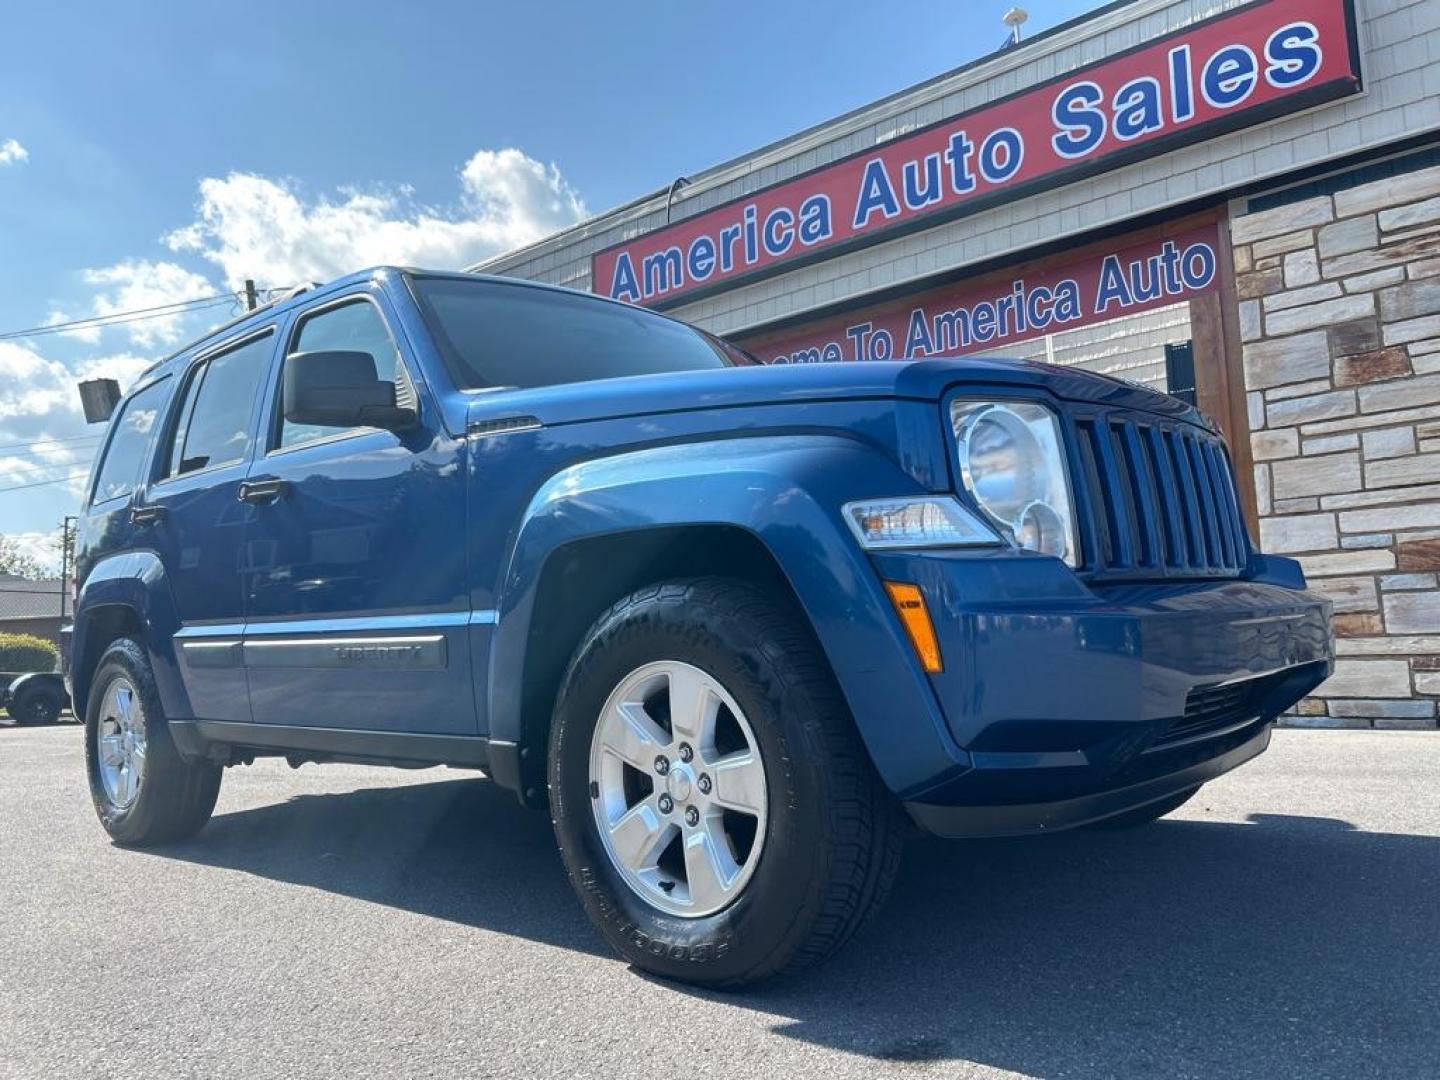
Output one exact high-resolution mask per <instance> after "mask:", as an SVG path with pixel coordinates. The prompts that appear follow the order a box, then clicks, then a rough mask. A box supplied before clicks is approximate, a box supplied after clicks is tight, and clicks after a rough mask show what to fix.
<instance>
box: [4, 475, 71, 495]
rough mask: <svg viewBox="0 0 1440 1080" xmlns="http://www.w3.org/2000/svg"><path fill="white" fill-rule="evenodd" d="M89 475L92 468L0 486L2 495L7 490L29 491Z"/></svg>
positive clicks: (66, 482)
mask: <svg viewBox="0 0 1440 1080" xmlns="http://www.w3.org/2000/svg"><path fill="white" fill-rule="evenodd" d="M89 475H90V470H89V469H86V470H85V471H84V472H75V473H71V474H70V475H69V476H57V477H55V478H54V479H51V480H36V481H34V482H32V483H29V484H15V485H13V486H11V487H3V488H0V495H4V494H5V493H6V492H7V491H27V490H29V489H30V488H37V487H47V486H49V485H50V484H68V483H70V481H72V480H81V479H83V478H85V477H87V476H89Z"/></svg>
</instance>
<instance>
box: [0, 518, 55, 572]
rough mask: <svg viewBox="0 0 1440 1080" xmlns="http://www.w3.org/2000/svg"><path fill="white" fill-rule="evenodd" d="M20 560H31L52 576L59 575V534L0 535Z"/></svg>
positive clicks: (26, 533) (21, 533)
mask: <svg viewBox="0 0 1440 1080" xmlns="http://www.w3.org/2000/svg"><path fill="white" fill-rule="evenodd" d="M0 536H4V537H5V539H7V540H8V541H10V546H11V548H12V549H13V550H14V551H15V553H16V554H18V555H20V556H21V557H22V558H28V559H33V560H34V561H35V562H37V563H39V564H40V566H41V567H42V568H43V569H45V570H48V571H50V572H51V573H53V574H59V573H60V561H61V560H60V532H59V530H58V529H56V530H53V531H51V532H19V533H0Z"/></svg>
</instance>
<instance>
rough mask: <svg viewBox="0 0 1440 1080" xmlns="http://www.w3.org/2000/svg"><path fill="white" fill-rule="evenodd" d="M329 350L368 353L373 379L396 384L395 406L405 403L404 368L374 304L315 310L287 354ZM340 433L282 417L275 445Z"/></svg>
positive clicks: (282, 378)
mask: <svg viewBox="0 0 1440 1080" xmlns="http://www.w3.org/2000/svg"><path fill="white" fill-rule="evenodd" d="M331 351H338V352H363V353H369V354H370V356H371V358H372V359H374V361H375V375H376V377H377V378H379V379H381V380H383V381H385V382H392V383H395V384H396V385H395V396H396V402H397V404H402V405H403V404H405V403H406V402H405V400H404V398H405V395H406V392H407V389H408V388H407V387H406V385H405V378H404V369H403V367H402V366H401V364H400V353H399V351H398V350H397V349H396V348H395V340H394V339H393V338H392V337H391V336H390V331H389V329H387V328H386V326H385V320H384V319H382V318H381V317H380V312H379V310H378V309H377V308H376V307H375V305H374V304H372V303H370V302H369V301H368V300H355V301H352V302H351V303H348V304H341V305H340V306H339V307H332V308H326V309H325V310H323V311H317V312H316V313H315V314H314V315H307V316H305V318H303V319H302V320H301V321H300V326H299V327H298V328H297V329H296V331H295V334H294V336H293V338H292V339H291V345H290V352H292V353H297V352H331ZM397 373H399V375H398V381H397ZM280 385H281V386H284V385H285V375H284V372H281V375H280ZM343 430H344V429H343V428H333V427H319V426H317V425H315V424H292V423H290V421H288V420H286V419H285V418H284V416H281V418H280V438H279V440H278V441H277V442H276V446H277V447H281V448H283V447H286V446H297V445H299V444H300V443H304V442H312V441H313V440H315V439H326V438H330V437H331V436H333V435H336V434H338V433H340V432H341V431H343Z"/></svg>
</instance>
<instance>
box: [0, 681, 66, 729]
mask: <svg viewBox="0 0 1440 1080" xmlns="http://www.w3.org/2000/svg"><path fill="white" fill-rule="evenodd" d="M69 707H70V695H69V694H68V693H67V692H66V690H65V682H64V679H63V678H62V677H61V675H60V674H59V672H51V671H44V672H41V671H31V672H26V673H24V674H20V673H17V672H0V708H4V709H5V711H6V713H7V714H8V715H9V717H10V719H12V720H14V721H15V722H16V723H17V724H53V723H55V721H57V720H59V719H60V714H61V713H62V712H64V711H65V710H66V709H68V708H69Z"/></svg>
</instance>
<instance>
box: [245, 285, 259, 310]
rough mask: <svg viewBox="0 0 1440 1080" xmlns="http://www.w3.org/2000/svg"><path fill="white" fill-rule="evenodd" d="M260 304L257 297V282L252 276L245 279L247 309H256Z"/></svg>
mask: <svg viewBox="0 0 1440 1080" xmlns="http://www.w3.org/2000/svg"><path fill="white" fill-rule="evenodd" d="M257 306H258V303H257V300H256V297H255V282H254V281H252V280H251V279H250V278H248V277H247V278H246V279H245V310H246V311H254V310H255V308H256V307H257Z"/></svg>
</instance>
